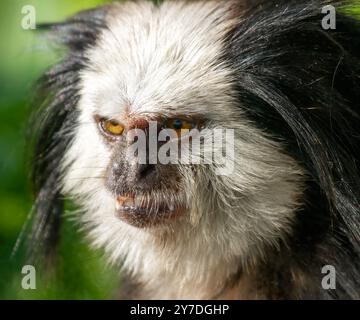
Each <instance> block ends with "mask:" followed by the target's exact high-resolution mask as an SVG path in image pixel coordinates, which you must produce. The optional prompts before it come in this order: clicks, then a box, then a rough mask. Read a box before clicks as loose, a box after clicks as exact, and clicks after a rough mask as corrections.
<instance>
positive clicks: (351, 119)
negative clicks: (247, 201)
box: [226, 0, 360, 298]
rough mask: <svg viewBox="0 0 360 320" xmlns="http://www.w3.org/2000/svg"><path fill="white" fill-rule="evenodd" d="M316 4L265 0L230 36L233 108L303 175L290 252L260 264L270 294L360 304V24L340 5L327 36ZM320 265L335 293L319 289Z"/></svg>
mask: <svg viewBox="0 0 360 320" xmlns="http://www.w3.org/2000/svg"><path fill="white" fill-rule="evenodd" d="M323 3H324V2H322V1H314V0H311V1H268V2H266V3H265V2H264V3H263V4H261V5H260V6H257V7H255V8H253V10H251V11H250V13H249V15H248V16H247V18H246V20H244V21H243V22H242V23H240V24H239V25H238V27H237V28H236V30H234V31H232V32H231V34H230V35H229V40H228V42H229V46H228V50H229V53H228V56H227V57H226V58H227V59H228V60H229V64H230V65H231V66H232V67H233V68H234V69H235V70H236V75H237V78H238V81H237V84H236V89H237V92H238V97H237V98H238V100H239V106H241V107H243V108H244V107H245V109H246V111H247V114H248V116H249V117H250V118H251V119H253V121H254V123H255V124H256V125H258V126H259V127H261V128H263V129H265V130H266V131H267V132H269V133H270V134H271V135H272V136H275V137H277V138H278V139H279V140H280V141H282V142H283V143H284V144H285V146H286V147H287V149H288V152H289V153H290V154H291V155H292V156H293V157H294V158H296V159H297V160H298V162H299V163H300V164H301V165H302V166H303V167H304V168H305V169H306V171H307V172H308V174H309V180H308V183H307V192H306V196H307V199H306V200H305V201H306V206H305V208H303V210H302V211H301V212H299V213H298V219H297V220H298V221H297V224H296V226H295V236H294V238H293V239H290V243H291V246H290V248H289V244H288V243H287V245H286V246H285V244H284V246H283V248H282V249H281V250H280V251H276V252H272V253H269V256H268V259H267V261H266V262H265V265H264V266H262V267H261V272H260V274H261V275H263V276H262V277H260V279H259V287H261V288H263V289H264V290H266V291H269V292H268V293H267V296H269V297H274V298H276V297H285V298H360V259H359V258H360V256H359V254H360V212H359V211H360V206H359V199H360V176H359V152H360V129H359V124H360V123H359V119H360V105H359V104H360V24H359V22H358V21H357V20H355V19H353V18H351V17H349V16H346V15H344V14H342V13H341V12H339V10H340V9H339V4H338V13H337V29H336V30H334V31H326V30H324V29H323V28H322V26H321V21H322V19H323V17H324V15H322V14H321V8H322V6H323V5H322V4H323ZM274 4H276V5H274ZM343 5H344V4H341V6H343ZM255 25H256V28H254V26H255ZM325 265H333V266H335V267H336V270H337V274H338V279H337V290H330V291H326V290H322V289H321V288H320V286H321V280H319V279H321V269H322V267H323V266H325ZM294 275H295V276H294ZM297 276H298V277H300V276H301V277H302V278H305V279H306V281H305V283H304V284H301V283H299V281H296V279H295V278H296V277H297Z"/></svg>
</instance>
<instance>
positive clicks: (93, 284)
mask: <svg viewBox="0 0 360 320" xmlns="http://www.w3.org/2000/svg"><path fill="white" fill-rule="evenodd" d="M104 2H105V1H104V0H76V1H73V0H1V2H0V37H1V41H0V180H1V183H0V299H108V298H114V297H116V292H117V289H118V285H119V281H114V279H115V280H116V277H117V274H116V273H115V271H114V270H111V268H110V267H108V266H106V265H105V264H104V260H105V259H102V258H101V253H100V252H94V251H93V250H90V249H89V248H88V246H87V245H86V243H85V241H84V240H83V238H82V237H81V235H79V234H78V233H77V232H76V227H75V226H74V225H73V223H71V222H66V223H65V225H64V227H63V230H62V234H63V237H62V242H61V246H60V251H61V252H60V259H61V260H60V263H59V268H58V270H57V272H56V274H55V275H53V276H47V277H41V274H39V273H40V272H37V283H36V284H37V289H36V290H23V289H22V288H21V279H22V276H23V275H22V274H21V269H22V267H23V260H22V250H20V251H19V253H18V254H17V255H16V256H15V258H13V259H11V260H10V255H11V251H12V248H13V246H14V244H15V242H16V238H17V236H18V234H19V232H20V230H21V227H22V225H23V223H24V221H25V219H26V217H27V214H28V212H29V211H30V208H31V191H30V186H29V182H28V181H29V179H28V178H29V170H28V167H27V164H26V159H25V147H26V140H25V131H26V122H27V118H28V115H29V112H30V110H29V105H28V100H29V99H30V97H31V94H32V89H33V84H34V81H35V80H36V79H37V78H38V77H39V76H40V74H41V73H42V72H43V71H44V70H45V69H46V68H48V67H49V65H51V64H52V63H54V62H55V61H57V60H58V59H59V58H60V56H59V55H56V54H55V53H54V52H53V50H51V46H46V41H45V39H44V38H41V37H39V36H38V35H36V34H35V32H34V31H33V30H24V29H22V27H21V22H22V19H23V17H24V15H23V14H22V11H21V10H22V8H23V6H25V5H32V6H34V8H35V9H36V21H37V22H54V21H61V20H63V19H64V18H66V17H69V16H71V15H72V14H74V13H76V12H78V11H80V10H82V9H84V8H90V7H93V6H96V5H98V4H101V3H104Z"/></svg>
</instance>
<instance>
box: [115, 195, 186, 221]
mask: <svg viewBox="0 0 360 320" xmlns="http://www.w3.org/2000/svg"><path fill="white" fill-rule="evenodd" d="M135 202H136V201H135V198H134V197H118V199H117V201H116V216H117V217H118V218H119V219H120V220H122V221H124V222H126V223H128V224H130V225H132V226H134V227H137V228H146V227H154V226H158V225H161V224H166V223H167V222H169V221H171V220H174V219H175V218H177V217H178V216H179V215H181V213H182V212H183V211H184V208H183V207H181V206H176V207H175V206H174V207H173V208H169V207H168V206H167V205H163V206H159V208H158V209H149V208H147V207H141V206H137V205H136V204H135Z"/></svg>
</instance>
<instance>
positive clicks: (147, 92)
mask: <svg viewBox="0 0 360 320" xmlns="http://www.w3.org/2000/svg"><path fill="white" fill-rule="evenodd" d="M229 12H230V10H229V8H228V7H227V5H226V2H218V1H204V2H202V1H198V2H190V3H189V2H188V3H185V2H175V1H174V2H172V1H169V2H165V3H164V4H163V5H161V6H159V7H157V6H155V5H154V4H152V3H151V2H137V3H135V2H130V3H126V4H116V5H114V6H113V7H112V9H111V10H110V11H109V14H108V17H107V28H105V29H104V30H103V31H102V33H101V35H100V37H99V40H98V42H97V45H96V46H95V47H94V48H92V49H90V50H89V52H88V59H89V67H88V68H87V69H86V70H85V71H83V73H82V75H81V77H82V97H83V99H82V105H81V107H82V108H86V109H87V111H89V112H93V113H98V114H101V115H103V116H109V117H110V116H117V115H120V114H121V113H123V112H124V111H126V112H131V113H144V114H146V113H154V112H155V113H167V114H183V113H186V114H192V113H201V112H206V113H209V112H215V113H216V112H217V110H219V111H220V110H222V112H224V110H223V108H224V104H225V105H226V104H227V102H228V103H230V99H231V98H230V96H231V94H230V93H231V80H232V74H231V70H230V68H229V67H228V66H227V64H226V63H225V61H224V59H223V57H224V50H225V43H224V42H225V40H224V39H225V36H226V34H227V33H228V32H229V30H230V28H231V27H232V24H233V22H232V19H231V18H230V17H229Z"/></svg>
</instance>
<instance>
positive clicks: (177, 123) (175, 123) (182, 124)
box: [165, 119, 196, 136]
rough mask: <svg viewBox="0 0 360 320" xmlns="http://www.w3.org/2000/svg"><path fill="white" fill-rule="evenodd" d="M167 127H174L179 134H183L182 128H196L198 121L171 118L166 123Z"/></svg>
mask: <svg viewBox="0 0 360 320" xmlns="http://www.w3.org/2000/svg"><path fill="white" fill-rule="evenodd" d="M165 125H166V128H168V129H173V130H175V131H176V132H177V134H178V136H181V135H183V133H184V132H183V131H182V130H192V129H194V128H196V123H195V122H191V121H187V120H183V119H169V120H167V121H166V123H165Z"/></svg>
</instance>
